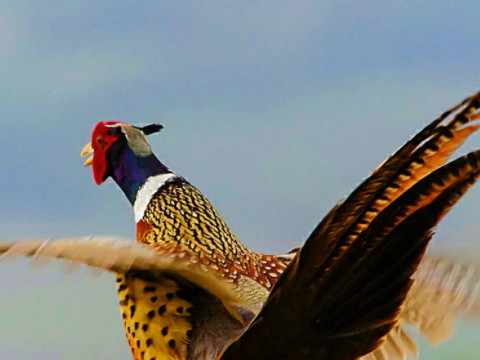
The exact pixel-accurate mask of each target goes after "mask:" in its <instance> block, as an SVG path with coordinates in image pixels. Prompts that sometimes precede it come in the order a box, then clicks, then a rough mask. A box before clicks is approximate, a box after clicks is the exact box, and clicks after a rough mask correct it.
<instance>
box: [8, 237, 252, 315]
mask: <svg viewBox="0 0 480 360" xmlns="http://www.w3.org/2000/svg"><path fill="white" fill-rule="evenodd" d="M0 254H1V257H0V259H1V260H7V259H11V258H15V257H21V256H30V257H33V258H35V260H36V261H37V262H45V261H49V260H52V259H64V260H67V261H72V262H75V263H80V264H85V265H88V266H91V267H94V268H98V269H101V270H105V271H110V272H114V273H127V272H129V271H145V272H149V273H152V274H167V275H170V276H172V277H174V278H180V279H182V281H187V282H189V283H191V284H193V285H196V286H198V287H199V288H201V289H204V290H205V291H207V292H208V293H210V294H212V295H213V296H214V297H216V298H218V299H219V300H220V301H221V302H222V303H223V305H224V306H225V308H226V309H228V310H229V312H231V313H232V314H235V313H236V311H237V307H238V306H243V307H245V306H247V305H246V304H245V303H244V302H243V301H242V300H241V299H240V298H239V297H238V296H236V295H235V292H234V291H233V285H232V284H231V283H229V282H228V281H226V280H225V279H223V278H222V277H220V276H218V275H217V274H216V273H215V272H214V271H213V270H211V269H210V268H208V267H206V266H204V265H203V264H200V263H198V262H197V261H195V259H193V258H192V255H191V254H190V253H189V252H180V251H177V252H176V253H175V254H172V253H170V252H162V251H160V250H159V251H152V250H151V249H149V248H147V247H145V246H143V245H141V244H138V243H137V242H134V241H128V240H125V239H120V238H115V237H101V236H92V237H87V238H68V239H61V240H56V241H49V240H22V241H16V242H0ZM235 317H238V316H235Z"/></svg>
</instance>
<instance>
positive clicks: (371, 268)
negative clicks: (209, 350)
mask: <svg viewBox="0 0 480 360" xmlns="http://www.w3.org/2000/svg"><path fill="white" fill-rule="evenodd" d="M478 106H479V94H475V95H474V96H472V97H470V98H468V99H467V100H465V101H464V102H463V103H462V104H460V105H458V106H456V107H455V108H453V109H452V110H449V111H448V112H446V113H445V114H443V115H442V116H441V117H440V118H439V119H437V120H435V121H434V122H433V123H432V124H430V125H429V126H427V127H426V128H425V129H423V130H422V131H421V132H420V133H419V134H418V135H417V136H415V137H414V138H412V139H411V140H410V141H409V142H407V143H406V144H405V145H404V146H403V147H402V148H400V149H399V150H398V151H397V152H396V153H395V154H394V155H392V157H390V158H389V159H387V161H385V162H384V163H383V164H382V165H381V166H380V167H379V168H378V169H377V170H375V171H374V172H373V173H372V175H371V176H370V177H369V178H368V179H367V180H365V182H364V183H363V184H361V185H360V186H359V187H358V188H357V189H356V190H355V191H354V192H353V193H352V195H350V196H349V197H348V198H347V199H346V200H345V201H344V202H343V203H340V204H339V205H337V207H335V208H334V209H333V210H332V211H331V212H330V213H329V214H328V215H327V217H326V218H325V219H324V220H323V221H322V222H321V223H320V224H319V226H318V227H317V228H316V229H315V231H314V232H313V233H312V235H311V236H310V238H309V239H308V241H307V243H306V244H305V246H304V247H303V249H302V250H301V251H300V253H299V254H298V255H297V256H296V257H295V259H294V260H293V261H292V263H291V264H290V266H289V267H288V268H287V270H286V271H285V273H284V274H283V275H282V277H281V278H280V280H279V282H278V283H277V285H276V286H275V288H274V290H273V291H272V293H271V295H270V297H269V298H268V300H267V302H266V304H265V306H264V308H263V309H262V311H261V312H260V314H259V315H258V316H257V318H256V320H255V321H254V322H253V324H252V326H251V327H250V328H249V329H248V330H247V331H246V332H245V334H244V335H243V336H242V337H241V338H239V339H238V340H237V341H236V342H235V343H233V344H232V346H230V347H229V348H228V349H227V350H226V352H225V353H224V355H223V356H222V359H274V358H282V359H329V360H334V359H345V360H346V359H357V358H359V357H360V356H363V355H365V354H368V353H370V352H372V351H373V350H375V349H376V348H378V346H379V345H381V343H382V341H383V340H384V339H385V337H386V336H387V334H388V333H389V331H390V330H392V329H393V328H394V327H395V326H396V325H397V319H398V313H399V311H400V308H401V305H402V303H403V302H404V300H405V297H406V295H407V293H408V290H409V288H410V286H411V284H412V280H411V275H412V274H413V272H414V271H415V269H416V268H417V265H418V262H419V261H420V259H421V257H422V255H423V252H424V250H425V247H426V246H427V244H428V240H429V238H430V236H431V231H432V228H433V227H434V226H435V225H436V224H437V223H438V221H439V220H440V219H441V218H442V217H443V216H444V215H445V213H446V212H448V210H449V209H450V208H451V206H453V205H454V203H455V202H456V201H457V200H458V199H459V198H460V197H461V196H462V195H463V194H464V193H465V192H466V191H467V190H468V188H469V187H470V186H471V184H473V183H474V182H475V180H476V179H477V177H478V176H479V156H480V152H478V151H477V152H473V153H470V154H468V155H467V156H464V157H462V158H460V159H457V160H456V161H454V162H452V163H450V164H448V165H445V166H443V167H441V168H438V167H439V166H441V165H442V164H444V163H445V162H446V160H447V159H448V157H449V156H450V155H451V154H452V153H453V151H454V150H455V149H456V148H458V146H460V145H461V143H463V141H464V140H465V139H466V137H467V136H468V135H469V134H471V133H472V132H474V131H475V130H476V129H477V128H478V125H474V124H471V121H473V120H475V119H477V118H478V114H477V109H478ZM451 114H453V116H452V118H451V119H450V120H449V121H448V122H447V123H446V124H445V125H442V122H443V121H444V120H445V119H446V118H447V117H448V116H450V115H451ZM435 169H436V170H435ZM432 171H433V172H432Z"/></svg>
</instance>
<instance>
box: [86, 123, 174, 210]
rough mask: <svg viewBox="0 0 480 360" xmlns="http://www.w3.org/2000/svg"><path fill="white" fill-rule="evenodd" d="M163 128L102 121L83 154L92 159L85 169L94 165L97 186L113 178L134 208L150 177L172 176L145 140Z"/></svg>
mask: <svg viewBox="0 0 480 360" xmlns="http://www.w3.org/2000/svg"><path fill="white" fill-rule="evenodd" d="M162 128H163V126H162V125H159V124H152V125H147V126H144V127H136V126H132V125H130V124H127V123H124V122H118V121H101V122H99V123H98V124H97V125H95V128H94V129H93V132H92V139H91V142H90V143H88V144H87V145H86V146H85V147H84V148H83V150H82V152H81V156H87V155H92V156H91V157H89V158H88V159H87V160H86V161H85V163H84V165H85V166H89V165H92V170H93V178H94V180H95V182H96V183H97V184H98V185H101V184H102V183H103V182H104V181H105V180H107V179H108V178H109V177H111V178H113V180H114V181H115V182H116V183H117V184H118V185H119V186H120V188H121V189H122V190H123V192H124V193H125V195H126V196H127V198H128V199H129V200H130V202H131V203H132V204H133V202H134V201H135V196H136V193H137V191H138V189H139V187H140V186H141V185H143V184H144V183H145V181H146V179H147V178H148V177H150V176H152V175H157V174H164V173H169V172H170V170H169V169H168V168H167V167H166V166H164V165H163V164H162V163H161V162H160V161H159V160H158V159H157V158H156V156H155V155H154V154H153V152H152V150H151V148H150V145H148V143H147V140H146V136H147V135H150V134H153V133H156V132H158V131H160V130H161V129H162Z"/></svg>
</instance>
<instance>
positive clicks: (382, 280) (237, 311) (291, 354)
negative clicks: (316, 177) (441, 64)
mask: <svg viewBox="0 0 480 360" xmlns="http://www.w3.org/2000/svg"><path fill="white" fill-rule="evenodd" d="M478 107H479V95H478V94H475V95H474V96H472V97H470V98H468V99H466V100H465V101H464V102H463V103H461V104H459V105H458V106H456V107H454V108H453V109H451V110H449V111H447V112H446V113H444V114H443V115H442V116H441V117H440V118H439V119H437V120H435V121H434V122H433V123H431V124H430V125H429V126H427V127H426V128H425V129H423V130H422V131H421V132H420V133H419V134H417V135H416V136H415V137H414V138H412V140H410V141H409V142H407V143H406V144H405V145H404V146H403V147H401V148H400V149H399V150H398V151H397V152H396V153H395V154H394V155H392V156H391V157H390V158H389V159H387V160H386V161H385V162H384V163H383V164H382V165H381V166H380V167H379V168H378V169H376V170H375V171H374V172H373V173H372V175H371V176H370V177H369V178H368V179H367V180H365V181H364V182H363V183H362V184H361V185H360V186H359V187H358V188H357V189H356V190H355V191H354V192H353V193H352V194H351V195H350V196H349V197H348V198H347V199H345V200H344V201H343V202H341V203H339V204H338V205H337V206H336V207H335V208H334V209H333V210H332V211H331V212H330V213H329V214H328V215H327V216H326V217H325V219H324V220H323V221H322V222H321V223H320V225H319V226H318V227H317V228H316V229H315V231H314V232H313V233H312V235H311V236H310V238H309V239H308V241H307V243H306V245H305V246H304V247H303V248H302V249H301V251H300V252H299V253H298V254H297V255H296V256H295V257H294V254H291V255H287V256H278V257H277V256H272V255H263V254H258V253H255V252H252V251H250V250H248V249H246V248H245V247H244V246H243V245H242V244H241V243H239V242H238V240H237V239H236V237H235V236H234V235H233V234H232V233H231V231H230V230H229V229H228V227H227V226H226V224H225V222H224V221H223V220H222V219H221V217H220V216H219V215H218V214H217V212H216V211H215V210H214V208H213V207H212V206H211V205H210V203H209V202H208V200H207V199H205V197H203V195H201V193H200V192H199V191H198V190H197V189H196V188H194V187H193V186H192V185H190V184H189V183H188V182H186V181H185V180H184V179H183V178H182V177H180V176H179V175H177V174H175V173H174V172H172V171H170V170H169V169H168V168H167V167H166V166H164V165H163V164H161V163H160V162H159V161H158V160H157V158H156V157H155V156H154V155H153V154H152V152H151V149H150V147H149V146H148V144H147V142H146V140H145V135H148V134H150V133H153V132H156V131H158V130H159V126H157V125H152V126H147V127H143V128H135V127H133V126H131V125H128V124H126V123H119V122H106V123H103V122H102V123H99V124H97V126H96V128H95V130H94V132H93V134H92V143H91V144H90V145H87V147H85V149H84V151H83V155H87V154H88V153H92V152H93V153H94V156H93V158H90V159H88V160H87V161H86V165H89V164H93V172H94V178H95V181H96V182H97V183H98V184H100V183H102V182H103V181H104V180H105V179H106V178H108V177H109V176H111V177H112V178H113V179H114V180H115V181H116V182H117V183H118V184H119V186H120V187H121V188H122V190H123V191H124V193H125V194H126V196H127V198H128V199H129V200H130V202H131V203H132V205H133V208H134V213H135V220H136V222H137V240H138V241H139V242H140V243H141V244H142V246H134V245H130V246H122V247H120V248H113V249H115V251H113V250H112V247H111V245H112V243H111V242H108V241H106V240H101V239H99V240H96V241H89V242H75V241H64V242H63V243H62V242H57V243H51V244H43V245H41V243H35V242H30V243H23V244H17V245H16V246H13V247H12V246H11V245H5V246H4V247H3V250H2V251H7V250H8V251H9V252H10V253H16V254H18V253H26V254H28V255H34V254H37V255H45V256H50V257H63V258H67V259H72V260H77V261H81V262H86V263H88V264H90V265H93V266H98V267H102V268H105V269H109V270H112V271H115V272H117V273H119V275H118V278H117V281H118V289H119V295H120V299H121V302H120V303H121V307H122V314H123V317H124V322H125V327H126V331H127V337H128V339H129V343H130V346H131V348H132V351H133V354H134V357H135V359H143V358H145V359H160V358H162V356H170V358H180V359H182V358H189V359H211V358H214V357H216V355H217V354H218V353H219V352H221V351H223V350H224V349H225V348H226V347H227V346H228V345H229V343H230V342H231V341H232V340H233V339H234V338H235V337H237V336H238V335H240V334H241V333H242V331H243V330H242V329H243V327H244V326H245V324H246V323H248V321H249V320H250V319H251V318H252V317H253V316H254V314H255V313H256V312H257V311H258V309H259V307H260V306H261V305H262V304H263V302H264V301H265V299H266V298H267V295H268V291H269V290H270V289H271V288H272V286H273V285H274V284H275V283H276V282H277V280H278V279H279V278H280V279H281V280H280V281H279V282H278V284H277V285H276V286H275V288H274V290H273V291H272V293H271V294H270V296H269V297H268V300H267V302H266V304H265V306H264V307H263V309H262V310H261V312H260V314H259V315H258V316H257V318H256V319H255V320H254V322H253V323H252V324H251V325H250V327H249V328H248V330H247V331H246V332H245V333H244V334H243V335H242V337H240V338H239V339H238V340H237V341H235V342H234V343H233V344H232V345H231V346H230V347H229V348H228V349H227V350H226V352H225V353H224V354H223V356H222V359H240V358H241V359H256V358H258V359H268V358H284V359H310V358H312V359H313V358H316V359H327V358H328V359H356V358H358V357H359V356H363V355H366V354H367V353H370V354H369V355H366V357H367V358H369V359H384V358H388V359H397V358H402V357H403V356H404V354H405V353H412V352H415V351H416V350H415V349H416V347H415V344H414V343H413V342H412V340H411V339H410V337H409V336H408V335H407V334H406V333H405V332H404V331H403V329H402V327H401V326H402V322H403V321H407V322H410V323H412V324H414V325H416V326H418V327H420V328H421V329H422V331H424V332H425V333H426V334H427V336H429V337H430V338H432V339H433V340H441V337H443V336H445V335H446V334H447V333H448V331H447V330H450V329H442V330H440V331H436V330H438V329H435V324H438V325H442V326H451V325H452V323H453V321H454V319H455V317H456V316H457V315H458V314H459V313H460V312H462V311H466V310H468V309H469V308H471V307H472V300H473V299H474V294H473V292H472V289H473V287H474V285H476V281H478V278H479V275H478V273H472V271H473V270H472V269H474V268H473V267H468V266H462V265H452V266H451V267H450V268H444V267H443V265H444V264H445V263H447V264H448V260H437V259H435V258H427V259H426V260H425V261H424V262H423V263H422V265H421V266H420V269H419V271H418V272H417V273H416V280H415V282H414V285H413V289H412V291H411V292H410V294H411V295H409V297H408V298H407V301H406V302H405V304H404V306H403V307H402V310H401V313H400V321H399V322H398V321H397V315H398V314H397V312H398V310H399V309H400V306H401V305H402V303H403V301H404V297H405V295H406V294H407V291H408V289H409V287H410V285H411V281H410V275H411V274H412V273H413V272H414V271H415V269H416V266H417V263H418V261H419V259H420V258H421V256H422V254H423V251H424V249H425V246H426V245H427V243H428V239H429V238H430V235H431V229H432V228H433V227H434V226H435V224H436V223H437V222H438V221H439V220H440V218H441V217H442V216H443V215H444V214H445V213H446V212H447V211H448V210H449V209H450V207H451V206H452V205H453V204H454V203H455V202H456V200H458V198H459V197H460V196H461V195H463V193H464V192H465V191H466V190H467V189H468V188H469V186H470V185H471V184H472V183H473V182H474V181H475V180H476V179H477V177H478V175H479V163H478V157H479V156H480V153H479V152H473V153H470V154H469V155H467V156H464V157H462V158H460V159H458V160H456V161H454V162H452V163H450V164H447V165H443V164H444V163H445V162H446V161H447V159H448V158H449V157H450V155H451V154H452V153H453V152H454V151H455V150H456V149H457V148H458V147H459V146H460V145H461V144H462V143H463V141H464V140H465V139H466V138H467V137H468V136H469V135H470V134H471V133H473V132H474V131H475V130H477V129H478V127H479V126H478V125H477V124H473V123H472V122H473V121H474V120H476V119H477V118H478V110H477V109H478ZM9 249H10V250H9ZM92 249H94V250H96V252H92ZM152 250H155V251H152ZM109 252H110V254H109ZM112 254H113V255H112ZM127 254H130V256H129V255H127ZM160 255H162V256H160ZM292 258H294V260H292V264H290V266H288V268H287V270H286V271H285V273H284V274H283V275H282V276H280V275H281V273H282V272H283V270H284V269H285V267H286V263H288V262H289V261H290V260H291V259H292ZM159 259H162V260H159ZM172 259H175V261H174V262H172ZM169 261H170V262H169ZM185 264H187V265H185ZM437 265H438V266H437ZM212 271H213V272H215V273H216V274H217V275H218V276H220V277H221V278H223V279H224V281H220V280H218V279H214V278H213V277H209V276H208V274H209V273H210V272H212ZM438 277H441V278H442V279H444V280H438ZM445 279H447V280H445ZM460 285H461V286H460ZM434 302H435V303H437V305H438V307H437V310H438V312H437V313H436V314H431V313H429V307H430V306H431V304H432V303H434ZM382 340H386V341H385V343H384V345H383V346H381V347H380V348H378V347H379V345H380V344H381V341H382ZM374 350H375V352H373V353H372V351H374Z"/></svg>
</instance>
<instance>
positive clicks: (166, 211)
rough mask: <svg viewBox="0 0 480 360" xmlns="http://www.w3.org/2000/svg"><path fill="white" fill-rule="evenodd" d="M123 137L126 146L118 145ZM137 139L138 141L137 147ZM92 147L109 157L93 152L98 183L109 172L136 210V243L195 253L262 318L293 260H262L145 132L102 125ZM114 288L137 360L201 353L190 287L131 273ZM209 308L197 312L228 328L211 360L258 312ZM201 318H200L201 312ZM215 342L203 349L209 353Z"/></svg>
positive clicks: (88, 149) (121, 277)
mask: <svg viewBox="0 0 480 360" xmlns="http://www.w3.org/2000/svg"><path fill="white" fill-rule="evenodd" d="M122 135H123V136H124V139H125V140H126V141H124V142H122V141H118V140H117V141H116V140H115V138H116V137H118V136H122ZM132 138H133V139H135V142H136V143H135V144H133V145H132V144H131V142H132ZM95 147H96V148H97V149H100V152H99V153H100V154H102V152H101V151H102V150H103V151H104V153H105V156H104V159H102V158H101V155H99V154H98V153H95V156H94V158H93V165H94V166H93V169H94V170H93V171H94V177H95V179H96V180H97V183H101V182H102V181H103V180H104V179H105V176H106V175H107V174H108V176H111V177H112V179H113V180H114V181H115V182H116V183H117V184H118V186H119V187H120V188H121V189H122V191H123V192H124V194H125V196H126V197H127V199H128V200H129V202H130V203H131V205H132V207H133V211H134V218H135V222H136V238H137V241H138V242H139V243H142V244H143V245H145V246H148V247H150V248H152V249H155V250H156V251H162V252H164V253H178V252H184V251H186V252H190V253H191V254H192V255H194V256H193V258H194V259H195V261H199V262H200V263H201V264H202V265H203V266H207V267H210V268H211V269H212V270H213V271H215V272H217V273H218V275H219V276H221V277H223V278H225V279H228V281H230V282H232V284H235V289H236V290H237V293H238V296H239V297H241V298H242V299H244V300H245V301H246V302H247V303H248V304H249V308H250V309H254V311H255V312H258V310H259V309H260V307H261V305H262V304H263V302H264V301H265V299H266V297H267V296H268V292H269V290H271V288H272V286H273V284H274V283H275V282H276V280H277V279H278V277H279V276H280V274H281V273H282V271H283V270H284V269H285V268H286V266H287V263H288V261H289V260H290V258H291V257H288V256H287V257H285V256H283V257H282V256H279V257H275V256H271V255H265V254H259V253H256V252H253V251H251V250H249V249H248V248H246V247H245V246H244V245H243V244H242V243H241V242H240V241H239V240H238V239H237V237H236V236H235V235H234V234H233V233H232V231H231V230H230V229H229V227H228V226H227V224H226V223H225V221H224V220H223V219H222V217H221V216H220V215H219V214H218V212H217V211H216V210H215V208H214V207H213V206H212V204H211V203H210V202H209V201H208V199H207V198H206V197H205V196H204V195H203V194H202V193H201V192H200V191H199V190H198V189H197V188H195V187H194V186H193V185H191V184H190V183H188V182H187V181H186V180H185V179H184V178H183V177H181V176H179V175H178V174H176V173H174V172H173V171H171V170H170V169H168V168H167V167H166V166H165V165H163V164H162V163H161V162H160V161H159V160H158V159H157V158H156V157H155V155H153V153H152V152H151V150H149V149H150V147H149V145H148V144H147V143H146V141H145V137H144V134H143V133H142V131H141V130H140V129H136V128H134V127H132V126H131V125H129V124H125V123H118V122H106V123H104V122H101V123H99V124H97V126H96V128H95V129H94V131H93V134H92V143H91V145H88V146H87V147H86V148H85V150H84V153H85V154H87V153H89V152H91V151H93V150H94V149H95ZM117 288H118V293H119V297H120V306H121V312H122V317H123V321H124V326H125V330H126V334H127V338H128V342H129V345H130V347H131V349H132V353H133V355H134V358H135V359H141V358H142V356H143V358H145V359H150V358H153V357H161V356H169V357H170V358H172V359H184V358H185V359H186V358H187V356H188V353H189V352H190V353H199V354H201V353H203V352H204V350H202V349H196V348H195V346H196V345H195V344H198V339H203V338H204V336H203V333H204V332H205V326H201V327H199V326H197V327H192V324H191V323H190V317H191V315H192V312H195V311H196V310H195V308H196V306H195V303H198V299H197V298H195V299H192V297H195V296H194V295H192V291H189V290H188V288H189V286H188V284H181V283H179V282H178V281H177V280H174V279H171V278H168V276H165V277H161V278H160V279H159V278H155V279H150V280H149V279H148V276H147V275H145V274H130V273H127V274H122V275H118V276H117ZM179 294H180V295H179ZM205 302H206V300H205V299H202V300H201V303H202V305H201V307H200V306H199V308H201V309H203V310H205V309H208V308H209V307H212V308H215V309H216V311H217V312H219V313H221V312H222V311H223V313H224V314H223V317H224V319H223V321H224V322H225V323H231V326H230V327H228V326H224V327H223V328H222V331H221V333H218V334H215V337H221V338H222V339H223V340H222V341H220V342H219V343H220V344H221V346H219V347H218V348H217V349H215V350H208V353H209V354H211V357H214V356H216V355H217V353H218V352H220V351H221V350H222V348H223V347H224V345H225V343H228V342H229V341H231V340H233V339H234V338H235V337H236V336H238V335H239V333H240V330H241V329H243V328H244V326H245V325H246V323H248V321H250V320H251V319H252V318H253V316H254V313H253V312H252V311H251V310H247V309H241V310H240V313H239V314H229V313H228V312H226V311H225V310H224V309H221V307H219V306H218V305H217V304H214V302H215V301H213V303H212V299H210V301H207V302H209V304H208V305H206V304H205ZM210 303H211V304H210ZM232 315H233V317H232ZM196 317H201V315H198V311H197V314H196ZM142 328H146V329H147V330H146V331H141V329H142ZM151 334H152V335H151ZM153 334H154V335H153ZM160 334H161V335H160ZM212 338H213V337H212V336H211V337H209V339H208V340H207V341H205V343H204V344H198V347H199V348H208V349H210V347H211V346H210V344H211V339H212ZM187 344H190V350H189V351H188V350H187ZM192 344H194V345H192ZM142 353H143V355H142ZM209 356H210V355H209ZM143 358H142V359H143Z"/></svg>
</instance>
